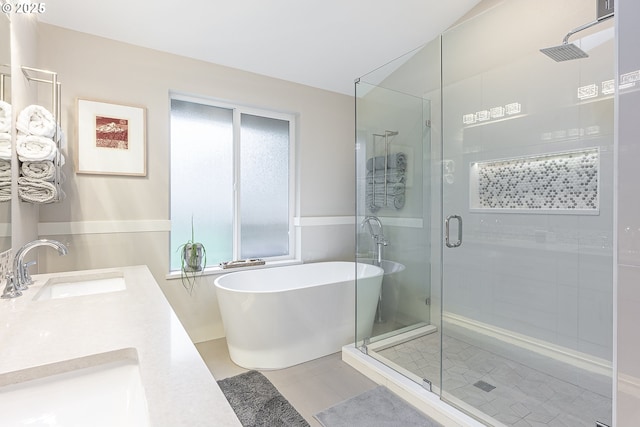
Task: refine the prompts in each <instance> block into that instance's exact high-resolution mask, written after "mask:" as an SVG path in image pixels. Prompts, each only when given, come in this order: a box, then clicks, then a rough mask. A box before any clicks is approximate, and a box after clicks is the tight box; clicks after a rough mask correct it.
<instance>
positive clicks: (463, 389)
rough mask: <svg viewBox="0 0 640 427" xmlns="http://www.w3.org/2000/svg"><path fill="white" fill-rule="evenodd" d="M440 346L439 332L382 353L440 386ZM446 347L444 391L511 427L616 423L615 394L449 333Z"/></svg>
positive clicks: (578, 426)
mask: <svg viewBox="0 0 640 427" xmlns="http://www.w3.org/2000/svg"><path fill="white" fill-rule="evenodd" d="M439 346H440V336H439V335H438V334H437V333H433V334H429V335H425V336H423V337H420V338H417V339H414V340H412V341H409V342H406V343H402V344H399V345H396V346H393V347H390V348H387V349H385V350H381V351H379V352H378V354H379V355H381V356H383V357H384V358H386V359H389V360H391V361H393V362H394V363H396V364H398V365H399V366H401V367H402V368H404V369H406V370H408V371H410V372H412V373H413V374H415V375H417V376H419V377H421V378H427V379H432V381H433V382H434V384H437V383H439V381H440V380H439V378H440V363H439V358H440V354H439ZM443 346H444V348H445V351H444V360H443V367H444V369H443V377H442V381H443V384H444V385H443V390H445V391H447V392H448V393H449V394H450V396H451V397H452V398H455V399H460V400H462V401H463V402H465V403H466V404H469V405H471V406H473V407H476V408H479V409H481V410H482V412H484V413H486V414H487V415H489V416H491V417H493V418H494V419H496V420H498V421H500V422H502V423H504V424H506V425H508V426H515V427H527V426H531V427H589V426H595V421H596V420H597V421H601V422H604V423H606V424H607V425H611V398H610V397H607V396H605V395H602V394H598V393H595V392H593V391H590V390H586V389H584V388H582V387H579V386H576V385H574V384H572V383H570V382H568V381H562V380H560V379H558V378H556V377H555V376H551V375H547V374H545V373H543V372H541V371H538V370H535V369H532V368H530V367H528V366H525V365H523V364H520V363H517V362H515V361H513V360H510V359H508V358H507V357H503V356H502V355H499V354H496V353H493V352H490V351H487V350H485V349H483V348H480V347H478V346H474V345H472V344H469V343H467V342H465V341H462V340H460V339H456V338H452V337H445V339H444V340H443ZM565 368H566V369H570V368H569V367H568V366H567V367H565ZM582 375H590V374H589V373H586V374H585V373H584V372H583V373H582ZM478 381H484V382H486V383H488V384H490V385H491V386H494V387H495V388H494V389H491V390H490V391H483V390H482V389H480V388H479V387H478V386H475V385H474V384H475V383H476V382H478Z"/></svg>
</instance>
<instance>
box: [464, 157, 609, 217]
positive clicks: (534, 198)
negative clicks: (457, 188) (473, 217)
mask: <svg viewBox="0 0 640 427" xmlns="http://www.w3.org/2000/svg"><path fill="white" fill-rule="evenodd" d="M599 166H600V153H599V150H598V148H590V149H586V150H579V151H570V152H562V153H550V154H543V155H538V156H531V157H520V158H514V159H506V160H505V159H502V160H493V161H484V162H476V163H471V166H470V168H471V170H470V197H469V203H470V206H469V207H470V209H471V211H484V212H486V211H501V212H529V213H536V212H539V213H543V212H544V213H573V214H578V213H582V214H597V213H598V208H599V206H598V202H599V199H598V181H599Z"/></svg>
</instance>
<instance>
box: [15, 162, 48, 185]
mask: <svg viewBox="0 0 640 427" xmlns="http://www.w3.org/2000/svg"><path fill="white" fill-rule="evenodd" d="M20 172H21V173H22V176H24V177H27V178H34V179H41V180H43V181H53V178H55V176H56V167H55V166H54V165H53V162H52V161H51V160H42V161H35V162H22V166H20Z"/></svg>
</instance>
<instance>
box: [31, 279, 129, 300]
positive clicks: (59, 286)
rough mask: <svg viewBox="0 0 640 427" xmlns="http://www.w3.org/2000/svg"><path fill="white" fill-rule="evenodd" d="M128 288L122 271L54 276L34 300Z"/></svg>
mask: <svg viewBox="0 0 640 427" xmlns="http://www.w3.org/2000/svg"><path fill="white" fill-rule="evenodd" d="M125 289H127V286H126V283H125V281H124V276H123V275H122V273H121V272H113V273H102V274H91V275H78V276H70V277H54V278H51V279H49V280H47V283H45V284H44V286H43V287H42V289H41V290H40V292H38V293H37V294H36V296H35V297H34V300H36V301H42V300H48V299H57V298H69V297H77V296H82V295H94V294H102V293H107V292H118V291H124V290H125Z"/></svg>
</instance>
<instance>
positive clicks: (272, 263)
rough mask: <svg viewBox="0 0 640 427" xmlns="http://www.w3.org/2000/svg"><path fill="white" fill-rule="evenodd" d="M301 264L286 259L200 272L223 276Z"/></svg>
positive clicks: (172, 276)
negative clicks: (237, 272) (236, 272)
mask: <svg viewBox="0 0 640 427" xmlns="http://www.w3.org/2000/svg"><path fill="white" fill-rule="evenodd" d="M296 264H302V260H299V259H286V260H279V261H267V262H266V264H264V265H252V266H247V267H233V268H222V267H217V266H216V267H207V268H205V269H204V271H203V272H202V276H221V275H223V274H228V273H233V272H235V271H246V270H262V269H265V268H273V267H284V266H287V265H296ZM180 278H181V274H180V271H172V272H170V273H169V274H167V275H166V276H165V279H167V280H175V279H180Z"/></svg>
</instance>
